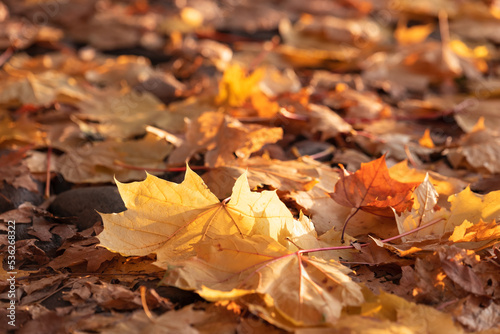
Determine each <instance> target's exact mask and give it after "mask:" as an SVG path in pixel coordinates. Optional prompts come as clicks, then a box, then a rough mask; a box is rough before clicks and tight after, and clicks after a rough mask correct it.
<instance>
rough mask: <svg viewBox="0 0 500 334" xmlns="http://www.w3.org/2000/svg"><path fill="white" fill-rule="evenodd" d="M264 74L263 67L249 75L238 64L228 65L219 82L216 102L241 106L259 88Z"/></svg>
mask: <svg viewBox="0 0 500 334" xmlns="http://www.w3.org/2000/svg"><path fill="white" fill-rule="evenodd" d="M263 75H264V71H263V69H257V70H255V71H253V72H252V73H251V74H250V75H247V74H246V73H245V70H244V69H243V68H242V67H241V66H240V65H238V64H233V65H230V66H228V67H227V68H226V70H225V71H224V75H223V76H222V79H221V81H220V82H219V94H218V95H217V97H216V98H215V103H217V104H227V105H228V106H231V107H241V106H242V105H243V103H245V101H246V100H247V99H248V98H249V97H250V96H251V95H252V94H253V93H254V92H255V91H256V90H258V89H259V86H258V83H259V81H261V80H262V77H263Z"/></svg>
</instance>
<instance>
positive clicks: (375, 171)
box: [330, 156, 418, 216]
mask: <svg viewBox="0 0 500 334" xmlns="http://www.w3.org/2000/svg"><path fill="white" fill-rule="evenodd" d="M417 185H418V184H417V183H402V182H399V181H396V180H394V179H393V178H391V176H390V175H389V169H388V168H387V165H386V163H385V156H382V157H381V158H379V159H377V160H374V161H372V162H369V163H366V164H361V168H360V169H359V170H358V171H357V172H355V173H350V172H348V171H346V170H345V169H343V173H340V180H339V181H338V182H337V183H336V184H335V190H334V192H333V193H330V196H331V197H332V198H333V199H334V200H335V201H336V202H337V203H339V204H341V205H343V206H347V207H351V208H356V209H361V210H364V211H366V212H370V213H373V214H377V215H381V216H390V215H392V211H391V208H392V209H394V210H395V211H396V212H397V213H401V212H403V211H405V210H407V209H409V208H411V206H412V204H413V199H412V193H413V189H415V187H416V186H417Z"/></svg>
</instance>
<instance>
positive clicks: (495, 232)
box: [448, 220, 500, 242]
mask: <svg viewBox="0 0 500 334" xmlns="http://www.w3.org/2000/svg"><path fill="white" fill-rule="evenodd" d="M496 239H500V225H499V224H497V223H496V222H494V221H492V222H489V223H486V222H484V221H482V220H480V221H479V222H478V223H477V224H472V223H471V222H469V221H468V220H464V222H463V223H462V224H461V225H459V226H457V227H455V229H454V230H453V234H452V235H451V236H450V238H449V239H448V240H450V241H452V242H478V241H492V240H496Z"/></svg>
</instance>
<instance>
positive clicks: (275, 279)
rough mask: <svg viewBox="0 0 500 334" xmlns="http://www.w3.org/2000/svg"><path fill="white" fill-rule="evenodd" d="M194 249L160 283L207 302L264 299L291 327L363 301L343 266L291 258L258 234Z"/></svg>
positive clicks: (321, 320) (330, 317)
mask: <svg viewBox="0 0 500 334" xmlns="http://www.w3.org/2000/svg"><path fill="white" fill-rule="evenodd" d="M195 249H196V253H197V257H195V258H192V259H190V260H188V261H186V262H185V263H184V264H183V265H182V266H181V267H177V268H172V269H171V270H169V271H168V273H167V277H166V279H165V280H164V283H165V284H171V285H175V286H178V287H180V288H183V289H196V290H197V291H198V293H199V294H201V296H203V297H204V298H206V299H208V300H211V301H216V300H228V299H234V298H241V297H244V296H245V295H248V294H255V293H258V294H263V295H268V296H269V297H270V298H271V299H272V307H273V308H274V310H276V312H278V313H279V314H280V316H282V317H285V318H286V319H289V320H290V321H291V322H292V323H294V324H295V325H296V326H317V325H327V324H332V323H334V322H335V321H336V320H337V319H338V318H339V316H340V313H341V310H342V307H343V306H345V305H352V306H354V305H359V304H360V303H361V302H362V301H363V296H362V294H361V289H360V287H359V286H358V285H357V284H356V283H354V282H352V281H351V280H350V278H349V277H348V276H347V275H346V274H347V273H348V272H349V271H350V270H349V269H347V268H346V267H344V266H342V265H340V264H339V263H337V262H334V261H324V260H320V259H316V258H309V257H308V256H304V255H301V254H298V253H292V252H290V251H288V250H287V249H286V248H284V247H283V246H282V245H280V244H278V243H277V242H276V241H274V240H272V239H270V238H269V237H265V236H263V235H256V236H253V237H250V238H245V239H241V238H239V237H237V236H235V235H232V236H228V237H224V238H220V239H215V240H207V241H206V242H201V243H198V244H197V245H196V246H195ZM214 290H217V291H214ZM242 302H243V303H245V298H243V299H242Z"/></svg>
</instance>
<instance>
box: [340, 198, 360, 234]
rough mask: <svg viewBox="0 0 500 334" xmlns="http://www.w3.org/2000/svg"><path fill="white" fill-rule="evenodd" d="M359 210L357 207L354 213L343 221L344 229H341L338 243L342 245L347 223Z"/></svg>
mask: <svg viewBox="0 0 500 334" xmlns="http://www.w3.org/2000/svg"><path fill="white" fill-rule="evenodd" d="M360 209H361V207H358V208H356V211H354V212H353V213H351V214H350V215H349V217H347V219H346V220H345V223H344V227H342V235H341V236H340V242H341V243H344V234H345V228H346V227H347V223H348V222H349V220H351V218H352V217H354V215H355V214H356V213H358V211H359V210H360Z"/></svg>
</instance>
